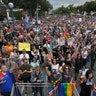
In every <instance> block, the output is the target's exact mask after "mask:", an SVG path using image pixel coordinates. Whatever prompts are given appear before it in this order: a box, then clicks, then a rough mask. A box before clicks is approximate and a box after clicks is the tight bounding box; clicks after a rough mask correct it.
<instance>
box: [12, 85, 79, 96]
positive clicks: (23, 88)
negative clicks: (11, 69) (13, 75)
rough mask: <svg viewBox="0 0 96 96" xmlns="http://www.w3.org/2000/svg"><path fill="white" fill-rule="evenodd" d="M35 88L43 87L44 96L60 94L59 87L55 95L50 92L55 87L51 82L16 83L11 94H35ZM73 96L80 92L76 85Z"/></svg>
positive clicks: (16, 95)
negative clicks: (58, 92)
mask: <svg viewBox="0 0 96 96" xmlns="http://www.w3.org/2000/svg"><path fill="white" fill-rule="evenodd" d="M34 88H36V89H37V88H43V93H44V96H58V94H57V89H56V90H55V92H54V95H50V94H49V92H51V90H52V88H53V84H50V83H15V84H14V85H13V88H12V92H11V96H34V93H35V91H34V90H33V89H34ZM50 89H51V90H50ZM53 90H54V89H53ZM68 91H70V90H68ZM37 96H40V92H38V94H37ZM62 96H63V95H62ZM64 96H65V95H64ZM68 96H69V95H68ZM73 96H79V93H78V91H77V89H76V87H75V86H74V85H73Z"/></svg>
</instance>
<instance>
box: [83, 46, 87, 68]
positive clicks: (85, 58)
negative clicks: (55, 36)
mask: <svg viewBox="0 0 96 96" xmlns="http://www.w3.org/2000/svg"><path fill="white" fill-rule="evenodd" d="M81 54H82V58H83V66H85V67H86V63H87V56H88V51H87V48H86V47H84V48H83V49H82V52H81Z"/></svg>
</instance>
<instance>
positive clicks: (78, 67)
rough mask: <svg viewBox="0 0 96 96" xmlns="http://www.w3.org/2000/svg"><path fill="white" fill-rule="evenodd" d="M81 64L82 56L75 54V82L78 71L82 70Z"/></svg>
mask: <svg viewBox="0 0 96 96" xmlns="http://www.w3.org/2000/svg"><path fill="white" fill-rule="evenodd" d="M82 68H83V63H82V56H81V54H79V53H78V54H77V58H76V59H75V80H77V77H78V74H79V71H80V70H82Z"/></svg>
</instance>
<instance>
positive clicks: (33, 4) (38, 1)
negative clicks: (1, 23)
mask: <svg viewBox="0 0 96 96" xmlns="http://www.w3.org/2000/svg"><path fill="white" fill-rule="evenodd" d="M9 2H13V3H14V5H15V6H14V7H15V8H16V7H17V8H23V9H24V10H27V11H28V12H29V14H30V15H34V14H35V12H36V8H37V6H40V7H41V12H45V11H49V10H50V9H52V8H53V7H52V5H51V4H50V3H49V1H47V0H5V1H4V3H5V4H8V3H9Z"/></svg>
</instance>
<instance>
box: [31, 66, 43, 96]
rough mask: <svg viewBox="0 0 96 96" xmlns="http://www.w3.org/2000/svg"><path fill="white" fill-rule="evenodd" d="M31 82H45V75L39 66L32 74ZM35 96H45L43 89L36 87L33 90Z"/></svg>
mask: <svg viewBox="0 0 96 96" xmlns="http://www.w3.org/2000/svg"><path fill="white" fill-rule="evenodd" d="M31 82H32V83H43V82H44V74H43V72H42V71H41V69H40V67H39V66H36V68H35V71H34V72H32V74H31ZM33 92H34V96H37V93H38V92H40V96H44V92H43V88H42V87H34V88H33Z"/></svg>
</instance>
